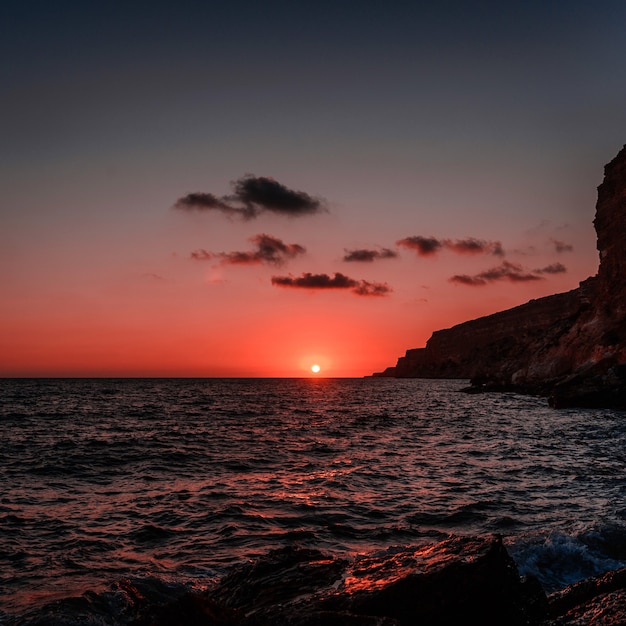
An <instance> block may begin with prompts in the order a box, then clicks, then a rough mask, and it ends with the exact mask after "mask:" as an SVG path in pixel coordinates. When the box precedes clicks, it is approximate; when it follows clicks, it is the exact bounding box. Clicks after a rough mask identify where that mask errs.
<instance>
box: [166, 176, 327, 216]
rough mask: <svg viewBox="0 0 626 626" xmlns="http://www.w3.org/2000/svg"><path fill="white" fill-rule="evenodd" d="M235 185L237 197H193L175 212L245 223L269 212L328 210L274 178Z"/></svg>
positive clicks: (256, 178)
mask: <svg viewBox="0 0 626 626" xmlns="http://www.w3.org/2000/svg"><path fill="white" fill-rule="evenodd" d="M231 185H232V187H233V193H232V194H230V195H226V196H220V197H218V196H215V195H214V194H212V193H205V192H195V193H189V194H187V195H186V196H183V197H182V198H179V199H178V200H177V201H176V204H175V205H174V208H175V209H180V210H184V211H219V212H221V213H224V214H225V215H228V216H231V217H239V218H241V219H245V220H249V219H253V218H255V217H258V216H259V215H260V214H261V213H265V212H270V213H277V214H279V215H286V216H290V217H298V216H301V215H311V214H314V213H319V212H322V211H325V210H326V205H325V202H324V200H322V199H321V198H317V197H314V196H311V195H309V194H308V193H305V192H304V191H296V190H294V189H289V187H286V186H285V185H283V184H281V183H279V182H278V181H276V180H274V179H273V178H268V177H264V176H254V175H252V174H246V175H245V176H243V177H241V178H239V179H237V180H235V181H233V182H232V183H231Z"/></svg>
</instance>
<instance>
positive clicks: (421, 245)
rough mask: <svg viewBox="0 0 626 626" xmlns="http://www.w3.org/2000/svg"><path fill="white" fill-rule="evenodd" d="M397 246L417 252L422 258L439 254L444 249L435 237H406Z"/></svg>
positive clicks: (397, 242)
mask: <svg viewBox="0 0 626 626" xmlns="http://www.w3.org/2000/svg"><path fill="white" fill-rule="evenodd" d="M396 245H398V246H404V247H405V248H409V250H415V251H416V252H417V254H419V255H420V256H431V255H433V254H435V253H436V252H438V251H439V250H440V248H441V247H442V245H443V244H442V243H441V241H439V239H435V238H434V237H422V236H421V235H415V236H414V237H405V238H404V239H399V240H398V241H396Z"/></svg>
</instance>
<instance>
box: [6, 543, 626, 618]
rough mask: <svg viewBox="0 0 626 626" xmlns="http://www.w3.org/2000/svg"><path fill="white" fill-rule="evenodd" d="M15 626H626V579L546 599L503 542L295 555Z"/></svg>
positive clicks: (92, 601) (603, 579)
mask: <svg viewBox="0 0 626 626" xmlns="http://www.w3.org/2000/svg"><path fill="white" fill-rule="evenodd" d="M7 624H9V625H10V626H17V625H20V626H45V625H52V624H54V625H56V626H59V625H66V626H70V625H74V624H83V625H84V624H100V625H102V626H104V625H109V626H117V625H120V626H121V625H124V626H180V625H181V624H184V625H185V626H278V625H280V626H415V625H416V624H420V625H423V626H444V625H450V626H452V625H454V626H459V625H463V624H468V625H469V624H482V625H493V626H503V625H506V626H568V625H569V626H574V625H585V624H605V625H615V626H616V625H618V624H626V568H624V569H620V570H616V571H611V572H607V573H605V574H603V575H600V576H597V577H595V578H591V579H588V580H584V581H582V582H578V583H575V584H573V585H570V586H568V587H566V588H565V589H563V590H561V591H557V592H555V593H552V594H550V595H546V593H545V592H544V590H543V589H542V587H541V585H540V583H539V582H538V581H537V579H536V578H534V577H533V576H526V577H521V576H520V575H519V573H518V569H517V566H516V564H515V562H514V560H513V559H512V558H511V556H510V555H509V554H508V552H507V550H506V548H505V547H504V545H503V542H502V538H501V537H500V536H498V535H491V536H487V537H470V536H449V537H448V538H447V539H445V540H443V541H441V542H439V543H436V544H434V545H425V546H419V547H404V548H390V549H387V550H386V551H384V552H383V553H376V554H366V555H360V556H357V557H354V558H339V557H336V556H333V555H330V554H327V553H324V552H321V551H319V550H316V549H310V548H294V547H286V548H282V549H278V550H274V551H271V552H269V553H268V554H266V555H264V556H262V557H260V558H258V559H257V560H255V561H251V562H247V563H244V564H242V565H239V566H235V567H234V568H233V569H232V570H231V571H230V573H228V574H227V575H226V576H225V577H223V578H222V579H220V580H218V581H216V582H214V584H212V585H211V586H210V587H209V588H208V589H205V590H202V591H189V589H188V588H185V587H183V586H182V585H179V586H178V587H176V586H173V585H171V584H167V583H164V582H154V581H153V582H150V581H145V580H144V581H143V582H142V583H138V582H137V581H133V580H123V581H119V582H117V583H115V584H114V585H113V586H112V588H111V591H110V592H106V593H104V594H93V593H90V592H87V593H85V594H84V595H83V596H82V597H81V598H68V599H65V600H60V601H57V602H54V603H51V604H49V605H46V606H45V607H43V609H40V610H38V611H37V612H36V616H34V617H32V618H31V619H28V618H24V619H19V620H17V621H9V622H7Z"/></svg>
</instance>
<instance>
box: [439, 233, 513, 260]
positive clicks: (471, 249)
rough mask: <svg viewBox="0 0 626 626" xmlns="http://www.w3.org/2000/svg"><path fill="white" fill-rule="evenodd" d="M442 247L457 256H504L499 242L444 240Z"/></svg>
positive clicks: (472, 238) (470, 239)
mask: <svg viewBox="0 0 626 626" xmlns="http://www.w3.org/2000/svg"><path fill="white" fill-rule="evenodd" d="M442 243H443V245H444V246H445V247H446V248H448V250H452V251H453V252H457V253H458V254H493V255H495V256H504V250H503V249H502V244H501V243H500V242H499V241H485V240H484V239H475V238H474V237H468V238H467V239H455V240H454V241H452V240H451V239H444V240H443V242H442Z"/></svg>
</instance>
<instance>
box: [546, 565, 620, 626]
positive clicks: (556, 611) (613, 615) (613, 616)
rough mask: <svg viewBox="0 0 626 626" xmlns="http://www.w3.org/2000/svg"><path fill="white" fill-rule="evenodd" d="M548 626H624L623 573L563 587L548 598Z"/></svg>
mask: <svg viewBox="0 0 626 626" xmlns="http://www.w3.org/2000/svg"><path fill="white" fill-rule="evenodd" d="M549 606H550V615H551V618H552V619H551V620H550V621H549V622H548V623H549V624H550V625H551V626H587V625H588V624H603V625H604V626H623V625H624V624H626V569H620V570H616V571H613V572H607V573H606V574H603V575H602V576H597V577H595V578H591V579H589V580H584V581H582V582H579V583H576V584H574V585H570V586H569V587H566V588H565V589H563V590H562V591H558V592H556V593H553V594H551V596H550V598H549Z"/></svg>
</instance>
